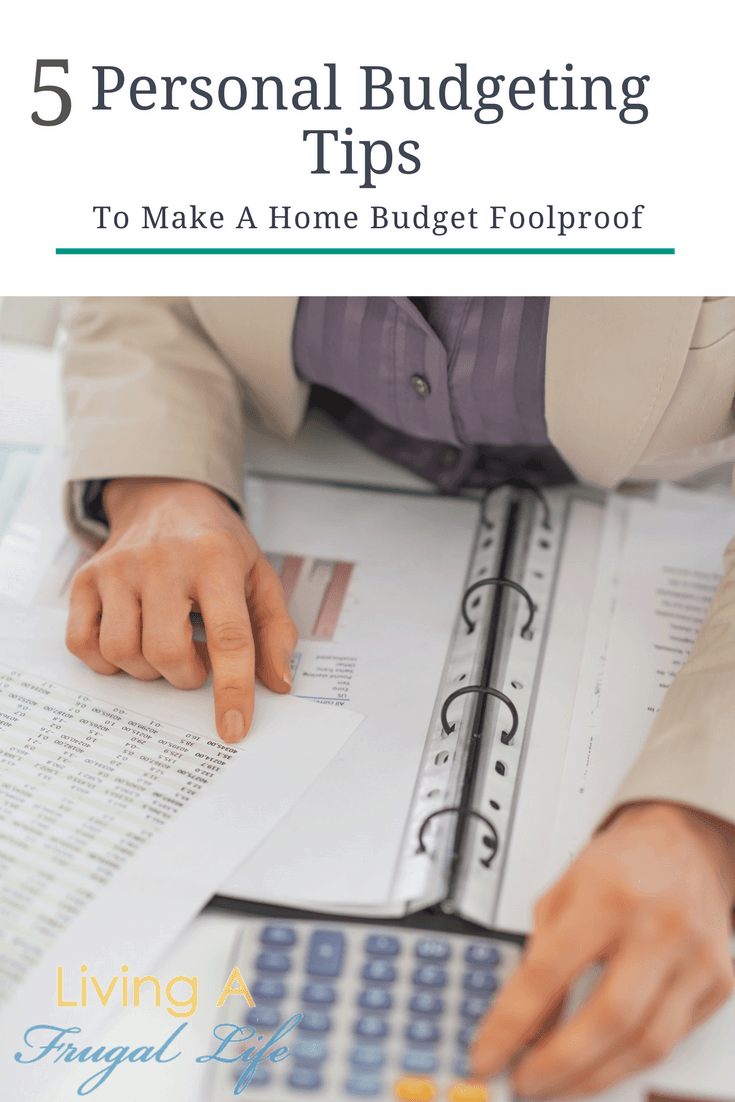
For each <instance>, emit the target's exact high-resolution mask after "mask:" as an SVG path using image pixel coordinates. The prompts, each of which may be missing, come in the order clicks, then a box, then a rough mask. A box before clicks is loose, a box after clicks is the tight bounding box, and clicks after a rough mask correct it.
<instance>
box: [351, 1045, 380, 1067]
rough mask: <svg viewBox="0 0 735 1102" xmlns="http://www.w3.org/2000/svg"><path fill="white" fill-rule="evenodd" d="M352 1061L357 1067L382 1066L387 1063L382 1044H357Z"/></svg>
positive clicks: (352, 1054) (352, 1053)
mask: <svg viewBox="0 0 735 1102" xmlns="http://www.w3.org/2000/svg"><path fill="white" fill-rule="evenodd" d="M350 1063H351V1064H352V1066H353V1067H355V1068H380V1067H382V1066H383V1064H384V1063H385V1052H384V1051H383V1049H382V1048H381V1047H380V1045H355V1047H354V1048H353V1049H352V1051H351V1052H350Z"/></svg>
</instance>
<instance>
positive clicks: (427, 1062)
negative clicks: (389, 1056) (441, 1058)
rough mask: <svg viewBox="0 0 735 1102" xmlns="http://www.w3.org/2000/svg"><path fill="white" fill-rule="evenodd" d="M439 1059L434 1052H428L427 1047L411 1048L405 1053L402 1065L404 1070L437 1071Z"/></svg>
mask: <svg viewBox="0 0 735 1102" xmlns="http://www.w3.org/2000/svg"><path fill="white" fill-rule="evenodd" d="M437 1064H438V1060H437V1058H436V1056H435V1055H434V1053H433V1052H427V1050H426V1049H425V1048H409V1049H408V1050H407V1051H406V1052H404V1054H403V1059H402V1060H401V1067H402V1068H403V1070H404V1071H423V1072H426V1073H428V1072H432V1071H436V1068H437Z"/></svg>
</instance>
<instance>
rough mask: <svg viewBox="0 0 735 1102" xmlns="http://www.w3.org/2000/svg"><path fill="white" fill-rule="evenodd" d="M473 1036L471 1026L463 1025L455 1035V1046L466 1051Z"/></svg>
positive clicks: (473, 1031) (473, 1032)
mask: <svg viewBox="0 0 735 1102" xmlns="http://www.w3.org/2000/svg"><path fill="white" fill-rule="evenodd" d="M474 1036H475V1027H474V1026H473V1025H463V1026H462V1028H461V1029H460V1031H459V1033H458V1034H457V1044H458V1045H459V1047H460V1048H464V1049H468V1048H469V1047H470V1045H471V1044H472V1038H473V1037H474Z"/></svg>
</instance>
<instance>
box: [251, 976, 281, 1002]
mask: <svg viewBox="0 0 735 1102" xmlns="http://www.w3.org/2000/svg"><path fill="white" fill-rule="evenodd" d="M285 994H286V985H285V983H281V981H280V980H256V981H255V983H254V984H253V989H252V996H253V998H254V999H255V1001H256V1002H257V1001H258V1000H259V999H282V998H283V997H284V995H285Z"/></svg>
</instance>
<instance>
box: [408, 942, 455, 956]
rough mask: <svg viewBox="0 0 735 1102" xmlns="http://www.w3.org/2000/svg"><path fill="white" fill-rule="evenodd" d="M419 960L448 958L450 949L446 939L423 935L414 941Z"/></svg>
mask: <svg viewBox="0 0 735 1102" xmlns="http://www.w3.org/2000/svg"><path fill="white" fill-rule="evenodd" d="M414 952H415V953H416V956H417V957H418V958H419V960H449V957H450V954H451V949H450V948H449V942H448V941H440V940H439V938H435V937H424V938H422V939H421V941H417V942H416V948H415V950H414Z"/></svg>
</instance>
